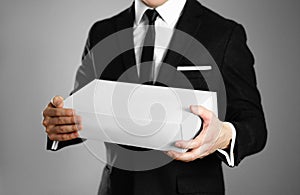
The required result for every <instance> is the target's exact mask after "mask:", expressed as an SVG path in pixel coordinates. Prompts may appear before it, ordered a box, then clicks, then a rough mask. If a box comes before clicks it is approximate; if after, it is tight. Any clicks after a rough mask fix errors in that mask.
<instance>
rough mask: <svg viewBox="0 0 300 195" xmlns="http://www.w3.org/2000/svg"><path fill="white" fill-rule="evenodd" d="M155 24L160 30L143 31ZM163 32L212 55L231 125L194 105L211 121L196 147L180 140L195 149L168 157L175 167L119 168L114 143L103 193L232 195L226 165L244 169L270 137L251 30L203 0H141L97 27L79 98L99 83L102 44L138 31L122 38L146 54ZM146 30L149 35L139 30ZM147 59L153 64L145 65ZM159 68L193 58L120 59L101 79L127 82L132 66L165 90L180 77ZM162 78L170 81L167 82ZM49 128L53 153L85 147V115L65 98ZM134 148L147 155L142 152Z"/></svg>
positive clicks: (48, 114) (129, 55) (50, 109)
mask: <svg viewBox="0 0 300 195" xmlns="http://www.w3.org/2000/svg"><path fill="white" fill-rule="evenodd" d="M148 24H149V25H154V26H155V28H152V27H153V26H152V27H151V26H149V27H148V28H143V27H145V26H147V25H148ZM157 25H160V26H163V27H166V28H171V29H178V30H180V31H183V32H185V33H188V34H189V35H191V36H192V37H194V38H195V39H196V40H197V41H199V42H200V43H201V44H203V45H204V47H205V48H206V49H207V50H208V51H209V53H210V54H211V56H212V57H213V59H214V61H215V62H216V64H217V65H218V68H219V70H220V72H221V74H222V77H223V80H224V84H225V88H226V98H227V104H226V105H227V107H226V115H225V120H224V122H221V120H219V119H218V118H217V117H216V115H215V114H214V113H212V112H211V111H209V110H207V109H205V108H204V107H201V106H191V111H192V112H193V113H194V114H196V115H198V116H199V117H201V119H202V120H203V126H202V130H201V132H200V134H199V135H198V136H196V137H195V138H194V139H193V140H189V141H187V140H181V141H178V142H177V143H176V146H177V147H180V148H186V149H189V150H188V151H187V152H186V153H178V152H174V151H169V152H167V153H166V154H167V155H169V156H170V157H172V158H173V159H174V160H173V161H172V162H170V163H168V164H166V165H164V166H162V167H159V168H155V169H152V170H144V171H133V170H123V169H120V168H117V167H116V166H114V163H115V164H118V161H119V163H120V162H122V160H119V159H121V158H122V155H120V154H119V152H120V151H119V149H116V147H115V146H116V145H114V144H107V149H108V151H107V153H108V156H109V157H110V159H114V163H112V166H109V165H108V166H106V167H105V168H104V170H103V176H102V183H101V185H100V189H99V194H138V195H143V194H155V195H158V194H168V195H169V194H170V195H171V194H174V195H175V194H224V181H223V174H222V167H221V162H222V161H223V162H225V163H226V164H228V165H230V166H236V165H238V164H239V163H240V161H241V160H242V159H243V158H244V157H246V156H248V155H251V154H254V153H256V152H259V151H260V150H262V149H263V147H264V146H265V143H266V137H267V131H266V125H265V119H264V114H263V111H262V106H261V103H260V102H261V100H260V95H259V92H258V89H257V87H256V78H255V73H254V68H253V63H254V59H253V56H252V54H251V52H250V51H249V49H248V47H247V45H246V35H245V31H244V29H243V27H242V26H241V25H240V24H237V23H236V22H233V21H231V20H228V19H225V18H223V17H221V16H219V15H217V14H216V13H214V12H212V11H211V10H209V9H207V8H205V7H204V6H202V5H201V4H200V3H199V2H197V1H196V0H136V1H135V2H134V4H133V5H132V6H131V7H130V8H128V9H126V10H124V11H123V12H121V13H119V14H118V15H116V16H114V17H112V18H109V19H106V20H103V21H100V22H97V23H95V24H94V25H93V27H92V28H91V30H90V33H89V38H88V41H87V44H86V48H85V52H84V57H83V63H82V65H81V66H80V68H79V70H78V71H77V75H76V82H75V89H74V91H77V90H78V89H80V88H82V87H83V86H85V85H86V84H87V83H89V82H90V81H92V80H93V79H94V78H97V77H95V75H97V74H95V72H94V71H95V70H94V69H93V67H92V64H91V61H92V60H95V59H92V57H91V55H90V52H91V51H92V49H93V47H96V45H97V44H98V43H99V42H101V41H102V40H104V39H105V38H106V37H108V36H109V35H111V34H113V33H116V32H119V31H121V30H124V29H127V28H132V27H133V30H132V31H130V32H131V33H129V34H128V35H124V37H121V42H122V41H124V40H125V43H126V44H133V47H132V48H134V47H139V46H141V45H143V44H142V43H143V42H146V40H148V39H147V38H148V36H149V34H150V35H151V31H153V32H155V33H156V34H155V35H156V36H155V39H157V37H159V31H158V29H157V27H156V26H157ZM139 26H142V28H138V27H139ZM153 32H152V33H153ZM172 36H175V35H169V36H166V37H165V38H166V39H167V40H169V41H167V43H169V44H172V43H173V42H175V41H176V40H174V39H171V38H172ZM126 40H129V41H128V42H126ZM122 44H124V42H123V43H122ZM167 45H168V44H167ZM189 47H190V46H189V45H188V44H187V52H193V53H195V54H196V55H197V51H192V49H190V48H189ZM151 49H152V50H151ZM141 50H142V51H141ZM198 55H200V54H198ZM145 56H146V57H145ZM149 56H150V57H149ZM93 57H95V55H93ZM100 57H103V56H101V54H97V56H96V58H100ZM147 57H148V60H144V59H145V58H147ZM153 57H154V58H153ZM151 59H153V61H154V63H153V64H152V63H151V64H150V65H151V66H150V67H152V69H151V70H147V71H145V69H147V67H149V66H147V67H145V66H143V63H141V62H146V61H152V60H151ZM154 59H155V60H154ZM96 60H97V59H96ZM157 61H160V62H165V63H166V64H171V65H172V66H174V67H178V66H179V65H184V64H191V62H190V61H189V60H188V59H185V58H184V57H182V56H181V57H178V54H176V53H175V52H172V51H165V50H163V51H159V49H156V48H155V49H154V50H153V48H151V47H150V49H149V48H147V47H143V48H142V49H137V48H135V49H132V50H128V51H126V52H124V53H122V54H121V55H120V56H118V57H117V58H116V59H114V60H112V61H111V62H110V63H109V65H108V66H107V67H106V68H105V70H104V71H103V72H102V74H101V75H100V77H99V78H101V79H107V80H119V77H120V76H121V75H122V73H123V72H125V71H126V70H128V69H130V68H132V67H136V68H137V75H136V78H138V79H140V78H141V77H143V75H144V73H145V72H146V73H147V74H146V75H150V79H149V80H150V81H151V82H150V84H155V83H159V81H160V80H159V78H160V77H164V76H168V74H174V75H175V74H177V73H171V72H166V71H164V69H165V66H164V64H161V63H157ZM136 62H138V63H136ZM96 64H97V65H98V64H101V63H96ZM136 64H137V66H134V65H136ZM148 65H149V64H148ZM104 66H105V65H104ZM149 72H151V73H152V74H149ZM162 72H164V76H160V75H162V74H163V73H162ZM174 75H173V76H172V77H171V79H170V80H171V81H174V82H175V80H176V79H177V78H178V77H176V76H174ZM185 75H186V77H187V78H188V80H189V81H190V83H191V84H192V85H193V88H195V89H202V90H208V89H209V88H208V85H207V83H206V81H205V80H204V78H203V77H202V75H201V74H194V73H193V74H185ZM133 77H134V76H132V77H130V78H133ZM146 81H148V79H147V80H146ZM153 81H154V82H153ZM155 81H158V82H155ZM129 82H135V81H132V80H131V81H129ZM142 83H144V82H142ZM171 83H172V82H171ZM147 84H149V83H147ZM162 84H164V83H162ZM157 85H159V84H157ZM168 86H170V85H168ZM173 87H178V86H177V85H174V86H173ZM225 121H226V122H225ZM43 124H44V126H45V127H46V132H47V134H48V143H47V149H52V150H57V149H60V148H63V147H65V146H68V145H72V144H77V143H80V142H81V141H82V140H81V139H80V138H78V136H79V134H78V131H79V130H81V129H82V128H84V127H82V124H81V119H80V116H77V115H76V113H75V111H74V110H72V109H64V108H63V99H62V98H61V97H59V96H56V97H54V98H53V100H52V102H51V103H49V104H48V106H47V107H46V108H45V110H44V121H43ZM211 131H216V132H217V135H216V136H215V139H214V140H213V141H212V140H206V137H205V136H206V135H207V134H208V133H209V132H211ZM53 141H59V142H58V145H56V146H55V147H53ZM204 144H209V145H210V147H207V148H206V149H205V150H204V151H203V147H202V146H203V145H204ZM124 148H126V146H124ZM128 149H129V150H139V149H138V148H134V147H128Z"/></svg>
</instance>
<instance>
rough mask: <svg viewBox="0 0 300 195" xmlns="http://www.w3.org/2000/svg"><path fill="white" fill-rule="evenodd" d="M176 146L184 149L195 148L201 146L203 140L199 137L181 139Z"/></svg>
mask: <svg viewBox="0 0 300 195" xmlns="http://www.w3.org/2000/svg"><path fill="white" fill-rule="evenodd" d="M175 146H176V147H178V148H183V149H194V148H198V147H200V146H201V142H200V140H198V139H193V140H189V141H185V140H180V141H177V142H176V143H175Z"/></svg>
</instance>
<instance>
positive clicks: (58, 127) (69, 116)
mask: <svg viewBox="0 0 300 195" xmlns="http://www.w3.org/2000/svg"><path fill="white" fill-rule="evenodd" d="M63 106H64V99H63V98H62V97H61V96H55V97H53V99H52V101H51V102H50V103H49V104H48V105H47V107H46V108H45V110H44V111H43V116H44V120H43V122H42V123H43V125H44V126H45V129H46V133H47V134H48V137H49V139H50V140H53V141H67V140H71V139H75V138H77V137H79V134H78V131H79V130H81V129H82V123H81V117H80V116H78V115H76V114H75V110H73V109H68V108H63Z"/></svg>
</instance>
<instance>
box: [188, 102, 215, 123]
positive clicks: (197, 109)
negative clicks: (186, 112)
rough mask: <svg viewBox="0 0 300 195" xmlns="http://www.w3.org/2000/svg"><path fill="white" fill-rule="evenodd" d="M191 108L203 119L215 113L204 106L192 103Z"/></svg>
mask: <svg viewBox="0 0 300 195" xmlns="http://www.w3.org/2000/svg"><path fill="white" fill-rule="evenodd" d="M190 110H191V111H192V113H193V114H196V115H198V116H200V117H201V118H202V119H203V120H206V119H210V118H211V117H212V115H213V112H211V111H210V110H208V109H206V108H205V107H203V106H196V105H192V106H190Z"/></svg>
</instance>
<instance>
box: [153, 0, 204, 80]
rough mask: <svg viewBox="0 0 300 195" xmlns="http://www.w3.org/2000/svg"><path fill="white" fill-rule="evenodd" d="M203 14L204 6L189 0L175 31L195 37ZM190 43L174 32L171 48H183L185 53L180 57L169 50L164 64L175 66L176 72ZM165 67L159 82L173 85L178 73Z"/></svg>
mask: <svg viewBox="0 0 300 195" xmlns="http://www.w3.org/2000/svg"><path fill="white" fill-rule="evenodd" d="M201 14H202V6H201V4H200V3H199V2H197V1H196V0H187V2H186V5H185V7H184V8H183V13H182V15H181V17H180V18H179V20H178V22H177V25H176V26H175V29H178V30H179V31H183V32H185V33H187V34H188V35H190V36H194V35H195V34H196V33H197V32H198V31H199V27H200V25H201V23H202V21H201V17H200V16H201ZM189 45H190V42H187V41H185V40H184V37H182V35H180V33H178V32H176V31H174V34H173V37H172V39H171V42H170V46H169V48H181V49H180V51H184V52H183V53H180V55H178V54H176V53H174V52H172V51H170V50H168V51H167V52H166V55H165V58H164V60H163V62H164V63H166V64H168V65H171V66H173V67H174V68H175V69H174V70H176V67H177V65H178V64H179V62H180V60H181V58H182V56H184V53H185V52H186V50H187V48H188V47H189ZM163 67H164V65H162V66H161V70H160V71H159V74H158V78H157V81H158V82H159V81H163V83H166V84H168V83H169V82H170V83H172V78H173V76H174V74H175V72H176V71H170V68H167V69H164V68H163Z"/></svg>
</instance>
